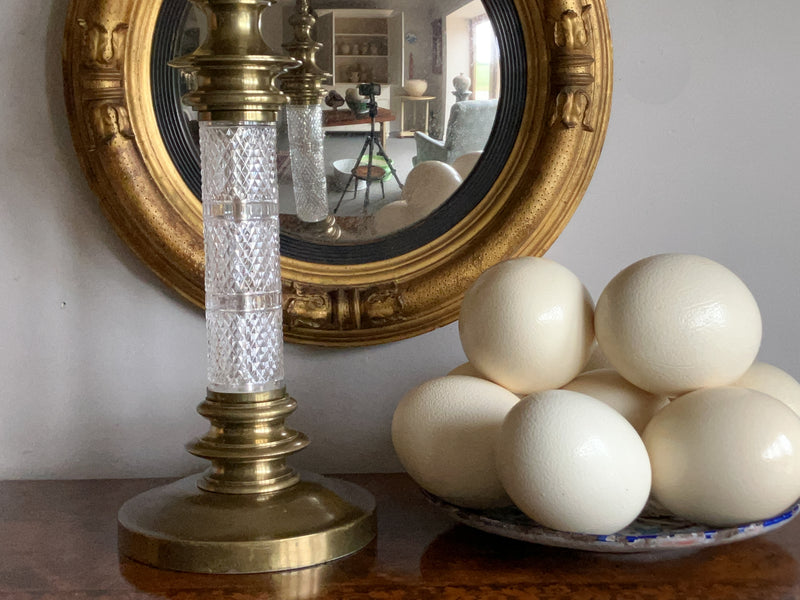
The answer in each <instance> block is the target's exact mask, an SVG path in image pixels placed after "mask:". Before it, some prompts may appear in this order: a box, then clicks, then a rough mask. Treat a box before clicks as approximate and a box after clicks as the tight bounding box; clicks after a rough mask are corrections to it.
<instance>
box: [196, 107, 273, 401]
mask: <svg viewBox="0 0 800 600" xmlns="http://www.w3.org/2000/svg"><path fill="white" fill-rule="evenodd" d="M200 156H201V168H202V173H203V224H204V229H205V232H204V236H205V250H206V329H207V339H208V387H209V389H211V390H214V391H217V392H227V393H242V392H263V391H270V390H274V389H279V388H282V387H283V379H284V369H283V331H282V320H283V316H282V310H281V277H280V246H279V241H280V238H279V233H280V225H279V223H278V214H279V208H278V187H277V178H276V164H275V156H276V128H275V124H274V123H252V124H251V123H220V122H201V123H200Z"/></svg>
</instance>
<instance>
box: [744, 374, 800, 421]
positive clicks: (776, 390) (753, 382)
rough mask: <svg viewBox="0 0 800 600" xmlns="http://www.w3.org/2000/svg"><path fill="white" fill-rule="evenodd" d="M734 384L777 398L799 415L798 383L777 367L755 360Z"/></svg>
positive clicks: (799, 393) (799, 394) (799, 395)
mask: <svg viewBox="0 0 800 600" xmlns="http://www.w3.org/2000/svg"><path fill="white" fill-rule="evenodd" d="M734 385H735V386H738V387H746V388H750V389H752V390H756V391H758V392H763V393H764V394H767V395H768V396H772V397H773V398H777V399H778V400H780V401H781V402H783V403H784V404H785V405H786V406H788V407H789V408H791V409H792V410H793V411H794V412H795V414H797V415H800V383H798V381H797V380H796V379H795V378H794V377H792V376H791V375H789V374H788V373H787V372H786V371H784V370H782V369H779V368H778V367H775V366H772V365H769V364H767V363H763V362H758V361H756V362H754V363H753V364H752V366H751V367H750V368H749V369H748V370H747V372H746V373H745V374H744V375H742V377H741V378H740V379H739V380H738V381H737V382H736V383H734Z"/></svg>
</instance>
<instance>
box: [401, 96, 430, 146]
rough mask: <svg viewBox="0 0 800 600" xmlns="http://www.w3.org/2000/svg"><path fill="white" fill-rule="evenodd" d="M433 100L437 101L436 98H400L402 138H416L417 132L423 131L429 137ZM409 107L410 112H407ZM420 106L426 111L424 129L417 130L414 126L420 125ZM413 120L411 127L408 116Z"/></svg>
mask: <svg viewBox="0 0 800 600" xmlns="http://www.w3.org/2000/svg"><path fill="white" fill-rule="evenodd" d="M431 100H436V96H400V134H399V135H400V137H401V138H405V137H414V132H415V131H421V132H422V133H424V134H425V135H428V127H429V125H430V114H431V110H430V104H431ZM407 104H408V105H409V106H408V108H409V109H410V110H406V105H407ZM420 106H421V107H422V108H423V109H424V111H425V115H424V116H425V119H424V123H425V124H424V127H422V128H421V129H415V128H414V125H416V124H418V123H419V114H418V113H419V110H420ZM407 115H408V116H409V117H410V118H411V126H409V125H408V123H407V119H406V116H407Z"/></svg>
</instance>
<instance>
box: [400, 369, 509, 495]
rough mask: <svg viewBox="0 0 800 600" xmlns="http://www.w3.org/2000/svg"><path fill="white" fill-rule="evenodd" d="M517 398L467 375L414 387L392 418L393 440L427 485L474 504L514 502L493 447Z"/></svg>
mask: <svg viewBox="0 0 800 600" xmlns="http://www.w3.org/2000/svg"><path fill="white" fill-rule="evenodd" d="M517 401H518V398H517V397H516V396H515V395H514V394H512V393H511V392H509V391H508V390H505V389H503V388H502V387H500V386H499V385H496V384H494V383H492V382H491V381H486V380H485V379H478V378H475V377H468V376H464V375H454V376H447V377H440V378H438V379H434V380H432V381H428V382H426V383H423V384H422V385H420V386H418V387H417V388H415V389H413V390H411V391H410V392H409V393H408V394H406V395H405V397H404V398H403V399H402V400H401V401H400V404H399V405H398V406H397V409H396V410H395V413H394V418H393V419H392V442H393V443H394V448H395V451H396V452H397V456H398V458H399V459H400V462H401V463H402V464H403V467H404V468H405V469H406V471H407V472H408V474H409V475H410V476H411V477H412V478H413V479H414V481H416V482H417V483H418V484H419V485H420V486H422V487H423V488H424V489H426V490H428V491H429V492H431V493H432V494H436V495H437V496H440V497H441V498H444V499H445V500H447V501H448V502H451V503H453V504H457V505H459V506H466V507H470V508H489V507H493V506H504V505H507V504H510V502H509V500H508V497H507V496H506V493H505V491H504V490H503V486H502V485H501V484H500V480H499V479H498V477H497V470H496V468H495V460H494V445H495V441H496V439H497V435H498V433H499V431H500V425H501V424H502V422H503V419H504V418H505V416H506V414H508V411H509V410H510V409H511V407H512V406H514V404H516V403H517Z"/></svg>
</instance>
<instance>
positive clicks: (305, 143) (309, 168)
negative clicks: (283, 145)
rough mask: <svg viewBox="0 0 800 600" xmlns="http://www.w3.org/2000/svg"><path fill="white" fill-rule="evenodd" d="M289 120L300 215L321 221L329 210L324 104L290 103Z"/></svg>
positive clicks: (309, 221) (294, 179) (291, 152)
mask: <svg viewBox="0 0 800 600" xmlns="http://www.w3.org/2000/svg"><path fill="white" fill-rule="evenodd" d="M286 121H287V125H288V132H289V153H290V157H291V162H292V180H293V185H294V198H295V205H296V207H297V217H298V218H299V219H300V220H301V221H305V222H307V223H318V222H320V221H323V220H325V219H326V218H327V217H328V214H329V210H328V190H327V181H326V179H325V158H324V153H323V143H324V132H323V130H322V106H320V105H319V104H309V105H306V104H298V105H294V104H288V105H286Z"/></svg>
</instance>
